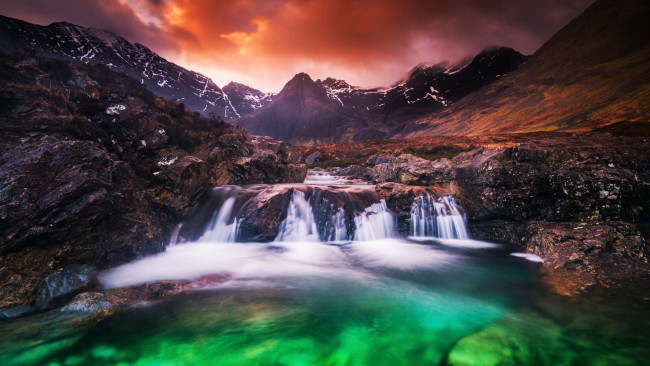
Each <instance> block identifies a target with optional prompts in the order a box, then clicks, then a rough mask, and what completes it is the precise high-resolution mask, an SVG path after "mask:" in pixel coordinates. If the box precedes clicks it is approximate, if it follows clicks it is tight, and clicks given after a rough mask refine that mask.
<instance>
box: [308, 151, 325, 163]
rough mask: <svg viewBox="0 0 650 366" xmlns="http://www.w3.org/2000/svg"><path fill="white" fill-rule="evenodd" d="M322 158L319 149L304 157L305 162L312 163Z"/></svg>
mask: <svg viewBox="0 0 650 366" xmlns="http://www.w3.org/2000/svg"><path fill="white" fill-rule="evenodd" d="M322 159H323V154H322V153H321V152H320V151H315V152H313V153H311V154H309V155H307V157H306V158H305V163H307V164H314V163H317V162H319V161H321V160H322Z"/></svg>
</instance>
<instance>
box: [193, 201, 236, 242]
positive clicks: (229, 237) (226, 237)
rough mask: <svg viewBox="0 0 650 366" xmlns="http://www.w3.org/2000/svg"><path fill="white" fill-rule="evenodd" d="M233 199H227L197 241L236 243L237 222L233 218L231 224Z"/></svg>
mask: <svg viewBox="0 0 650 366" xmlns="http://www.w3.org/2000/svg"><path fill="white" fill-rule="evenodd" d="M234 206H235V197H229V198H228V199H227V200H226V201H225V202H224V203H223V204H222V205H221V207H220V208H219V210H218V211H216V212H215V213H214V215H213V216H212V220H210V223H209V224H208V227H207V230H206V231H205V233H204V234H203V235H202V236H201V237H200V238H199V240H198V241H203V242H205V241H210V242H219V243H234V242H235V241H237V230H238V226H239V225H238V224H239V223H238V221H237V218H236V217H235V218H234V219H233V221H232V222H231V223H229V222H230V217H231V216H232V211H233V207H234Z"/></svg>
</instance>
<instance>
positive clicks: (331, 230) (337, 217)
mask: <svg viewBox="0 0 650 366" xmlns="http://www.w3.org/2000/svg"><path fill="white" fill-rule="evenodd" d="M331 210H332V211H334V205H331ZM323 231H324V233H323V235H322V236H321V238H323V239H324V240H325V241H344V240H348V228H347V225H346V220H345V210H344V209H343V207H339V208H338V209H337V210H336V213H334V214H333V215H332V216H330V218H329V221H328V222H327V223H325V227H324V229H323Z"/></svg>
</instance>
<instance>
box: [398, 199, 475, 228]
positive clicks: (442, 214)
mask: <svg viewBox="0 0 650 366" xmlns="http://www.w3.org/2000/svg"><path fill="white" fill-rule="evenodd" d="M411 235H412V236H415V237H434V238H440V239H468V238H469V235H468V234H467V227H466V225H465V217H464V215H463V214H462V213H461V212H460V206H458V203H456V200H455V199H454V198H453V197H451V196H445V197H441V198H439V199H438V200H435V199H434V198H433V197H431V196H430V195H429V194H421V195H419V196H418V197H416V198H415V199H414V200H413V205H412V206H411Z"/></svg>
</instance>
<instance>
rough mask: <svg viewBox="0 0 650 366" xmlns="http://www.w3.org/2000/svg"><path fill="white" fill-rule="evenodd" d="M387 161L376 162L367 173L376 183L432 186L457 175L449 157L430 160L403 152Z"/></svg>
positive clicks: (448, 180)
mask: <svg viewBox="0 0 650 366" xmlns="http://www.w3.org/2000/svg"><path fill="white" fill-rule="evenodd" d="M378 160H379V161H383V160H388V162H386V163H380V164H376V165H375V166H373V167H372V168H370V169H369V171H368V172H367V174H368V175H369V177H370V178H371V179H372V180H373V181H374V182H375V183H382V182H397V183H401V184H406V185H420V186H431V185H435V184H445V183H449V182H451V181H452V180H453V179H454V177H455V171H454V170H453V169H452V166H451V164H450V161H449V160H448V159H440V160H436V161H430V160H426V159H422V158H418V157H417V156H415V155H410V154H402V155H400V156H398V157H396V158H394V159H388V158H383V159H375V160H374V162H377V161H378Z"/></svg>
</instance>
